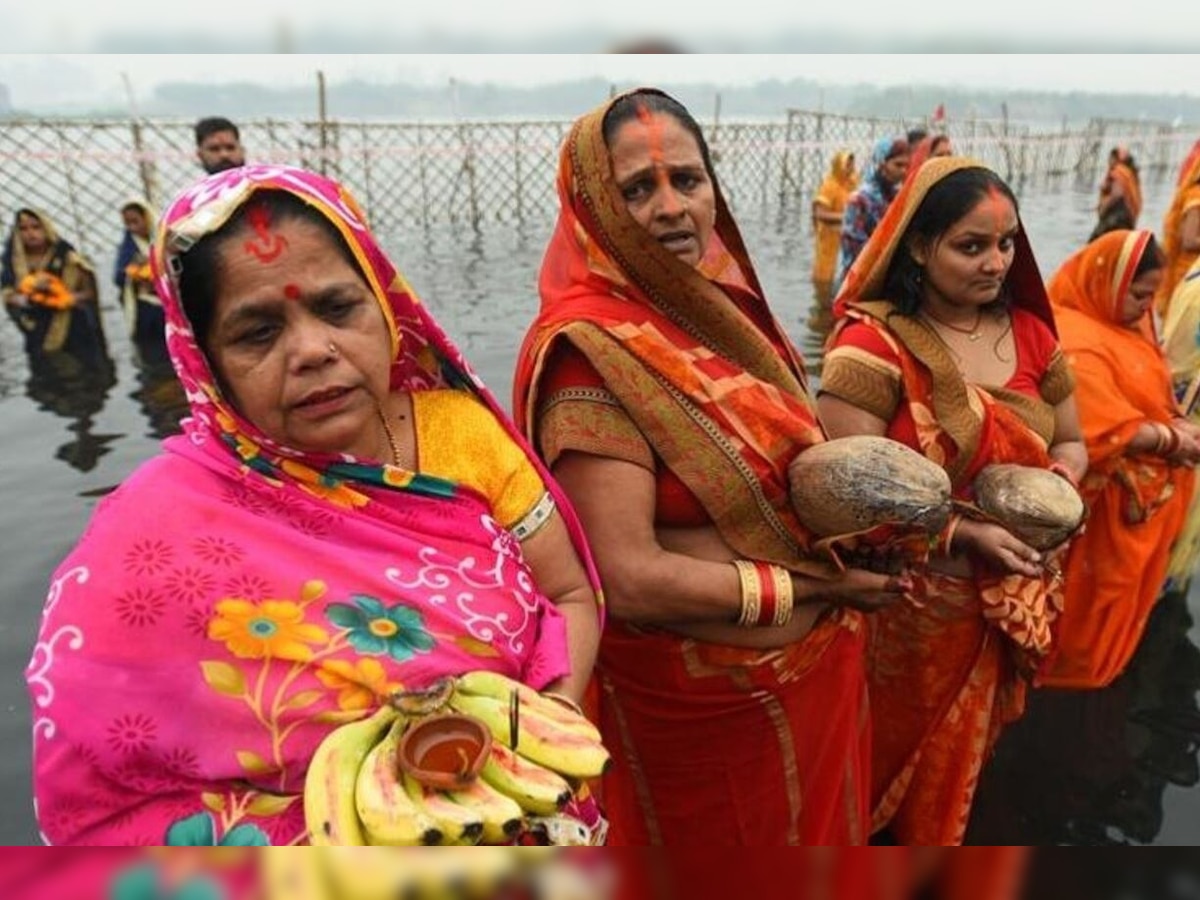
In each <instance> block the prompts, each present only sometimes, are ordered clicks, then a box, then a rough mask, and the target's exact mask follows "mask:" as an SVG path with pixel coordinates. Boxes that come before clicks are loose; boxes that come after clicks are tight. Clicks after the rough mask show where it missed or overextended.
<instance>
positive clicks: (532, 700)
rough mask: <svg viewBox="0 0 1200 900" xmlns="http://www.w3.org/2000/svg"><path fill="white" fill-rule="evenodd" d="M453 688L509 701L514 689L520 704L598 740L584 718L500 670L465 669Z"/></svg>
mask: <svg viewBox="0 0 1200 900" xmlns="http://www.w3.org/2000/svg"><path fill="white" fill-rule="evenodd" d="M454 687H455V690H456V691H458V692H460V693H464V694H475V695H476V696H480V697H491V698H492V699H494V700H499V701H500V702H502V703H508V700H509V697H510V696H511V695H512V693H513V691H516V693H517V698H518V699H519V700H520V701H521V704H522V706H523V707H527V708H530V709H533V710H535V711H536V712H539V713H541V714H542V715H544V716H545V717H546V718H548V719H553V720H554V721H555V722H558V723H559V724H560V725H561V726H562V727H563V728H565V729H567V730H568V731H576V732H578V733H580V734H582V735H584V736H586V737H590V738H591V739H592V740H594V741H599V740H600V730H599V729H598V728H596V726H595V725H593V724H592V723H591V722H589V721H588V720H587V718H586V717H584V716H582V715H580V714H579V713H578V712H576V711H575V710H573V709H571V708H570V707H569V706H567V705H565V704H564V703H560V702H559V701H557V700H555V699H554V698H553V697H547V696H546V695H544V694H540V693H538V692H537V691H535V690H534V689H533V688H531V687H529V685H527V684H522V683H521V682H519V681H516V680H515V679H512V678H509V677H508V676H507V675H502V674H500V673H499V672H488V671H484V670H477V671H474V672H466V673H464V674H462V675H459V676H458V678H457V680H456V681H455V686H454Z"/></svg>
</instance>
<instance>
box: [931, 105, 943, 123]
mask: <svg viewBox="0 0 1200 900" xmlns="http://www.w3.org/2000/svg"><path fill="white" fill-rule="evenodd" d="M945 118H946V104H945V103H939V104H938V105H937V109H935V110H934V111H933V121H935V122H941V121H942V120H944V119H945Z"/></svg>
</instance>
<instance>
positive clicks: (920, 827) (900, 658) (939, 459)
mask: <svg viewBox="0 0 1200 900" xmlns="http://www.w3.org/2000/svg"><path fill="white" fill-rule="evenodd" d="M972 165H974V166H978V165H979V164H978V163H975V162H973V161H970V160H964V159H959V158H947V159H939V160H932V161H930V162H928V163H926V164H925V165H924V166H923V167H922V170H921V172H920V173H918V175H917V176H916V177H915V178H914V179H913V180H912V181H910V182H909V183H907V184H906V185H905V187H904V189H903V190H902V192H901V194H900V195H899V196H898V197H897V200H896V203H894V204H893V206H892V207H891V209H890V210H889V212H888V216H887V217H885V219H884V222H883V223H882V224H881V226H880V229H879V230H877V231H876V235H877V237H872V240H871V242H870V243H869V244H868V246H867V248H866V249H865V250H864V255H863V256H862V257H860V263H856V266H855V268H854V269H852V270H851V272H850V275H849V277H848V278H847V283H846V287H845V288H844V290H843V294H842V296H841V297H839V303H838V309H839V311H840V312H841V314H842V315H843V320H842V321H841V322H840V323H839V326H838V329H837V331H836V332H835V333H834V335H833V336H832V338H831V341H830V347H829V350H828V352H827V354H826V357H825V365H824V371H823V375H822V383H821V391H822V392H827V393H830V394H832V395H834V396H837V397H839V398H840V399H842V400H844V401H846V402H848V403H851V404H853V405H855V406H858V407H859V408H861V409H865V410H866V411H868V412H870V413H872V414H873V415H876V416H877V417H879V418H881V419H883V420H884V421H886V422H888V423H889V424H888V431H887V434H888V436H889V437H891V438H892V439H894V440H898V441H901V442H903V443H905V444H907V445H908V446H910V447H912V448H913V449H914V450H917V451H918V452H920V453H922V454H924V455H925V456H926V457H928V458H929V459H931V460H933V461H934V462H936V463H938V464H939V465H941V466H942V467H943V468H945V469H946V471H947V474H949V476H950V479H951V483H952V484H953V486H954V492H955V496H956V497H957V498H958V499H960V500H963V501H967V502H969V501H970V500H971V483H972V480H973V479H974V477H975V475H977V474H978V473H979V471H980V470H981V469H982V468H983V467H985V466H987V465H990V464H993V463H1016V464H1019V465H1026V466H1036V467H1045V466H1047V465H1048V464H1049V455H1048V448H1049V446H1050V444H1051V441H1052V439H1053V435H1054V411H1053V408H1054V406H1055V405H1057V404H1058V403H1059V402H1061V401H1062V400H1064V399H1066V397H1067V396H1069V394H1070V392H1071V378H1070V374H1069V372H1068V371H1067V368H1066V365H1065V362H1064V360H1063V357H1062V355H1061V353H1059V352H1058V349H1057V343H1056V341H1055V340H1054V333H1053V330H1052V329H1053V319H1052V317H1051V315H1050V310H1049V304H1048V303H1047V301H1046V297H1045V290H1044V288H1043V287H1042V285H1041V280H1040V278H1039V277H1038V275H1037V266H1036V262H1035V261H1034V258H1033V254H1032V251H1031V250H1030V248H1029V245H1028V242H1027V241H1026V240H1025V239H1024V238H1023V237H1022V236H1019V238H1018V241H1017V256H1016V260H1015V262H1014V264H1013V267H1012V269H1011V270H1010V271H1009V274H1008V277H1007V279H1006V289H1007V291H1008V292H1009V296H1011V297H1013V300H1012V302H1011V304H1010V315H1011V316H1012V319H1013V333H1014V338H1015V342H1016V347H1017V355H1018V360H1017V366H1016V373H1015V374H1014V376H1013V378H1012V379H1010V381H1009V382H1008V383H1007V384H1006V385H1004V386H995V387H985V386H981V385H975V384H971V383H969V382H967V381H966V380H965V379H964V378H963V377H962V375H961V374H960V373H959V371H958V367H957V365H956V363H955V360H954V359H953V357H952V356H951V354H950V352H949V351H948V349H947V348H946V347H945V345H944V344H942V343H941V342H940V340H939V339H938V338H937V336H936V332H934V331H933V330H932V329H931V328H930V327H928V326H927V325H926V324H925V323H924V321H923V320H921V319H919V318H916V317H911V316H905V315H902V314H900V313H899V311H898V310H897V308H896V307H895V306H893V304H892V303H891V302H889V301H888V300H886V299H882V298H881V293H882V289H883V282H884V278H885V275H886V272H887V270H888V267H889V266H890V263H891V259H892V256H893V254H894V252H895V249H896V246H897V245H898V242H899V240H900V239H901V236H902V235H903V234H904V231H905V228H906V227H907V222H908V220H909V219H910V218H911V216H912V214H913V212H914V211H915V210H916V208H917V207H918V206H919V205H920V203H921V201H922V199H923V198H924V197H925V195H926V193H927V192H928V190H929V189H930V188H931V187H932V186H933V185H934V184H936V183H937V182H938V181H940V180H941V179H942V178H944V177H945V176H946V175H948V174H950V173H951V172H954V171H957V170H958V169H960V168H964V167H967V166H972ZM914 580H915V582H916V592H915V593H916V601H917V602H916V604H914V605H913V606H907V605H897V606H893V607H890V608H888V609H885V610H883V611H881V612H878V613H875V614H874V615H872V616H870V617H869V618H868V627H869V638H868V651H867V670H868V683H869V690H870V698H871V718H872V733H873V740H874V743H873V747H872V755H871V775H872V792H871V798H872V804H873V814H872V827H873V829H875V830H880V829H883V828H885V827H886V828H888V829H889V830H890V831H891V833H892V836H893V837H895V838H896V839H897V840H899V841H900V842H901V843H905V844H923V845H932V844H959V843H961V842H962V840H963V836H964V834H965V832H966V826H967V821H968V818H969V815H970V810H971V804H972V800H973V798H974V794H975V789H976V786H977V784H978V780H979V775H980V772H981V770H982V767H983V765H984V763H985V761H986V760H987V758H988V757H989V755H990V754H991V751H992V748H993V747H994V745H995V742H996V740H997V738H998V737H999V734H1000V732H1001V730H1002V728H1003V726H1004V725H1006V724H1007V723H1009V722H1011V721H1013V720H1015V719H1016V718H1018V717H1019V716H1020V715H1021V713H1022V712H1023V710H1024V700H1025V692H1026V689H1027V686H1028V682H1029V678H1030V677H1031V676H1032V673H1033V671H1034V670H1035V669H1036V667H1037V665H1038V662H1039V661H1040V660H1041V659H1042V658H1043V657H1044V656H1045V655H1046V654H1047V653H1048V652H1049V651H1050V648H1051V647H1052V645H1053V640H1054V636H1053V630H1052V626H1053V623H1054V621H1055V619H1056V618H1057V615H1058V611H1059V608H1060V599H1061V592H1060V591H1059V590H1058V587H1057V583H1056V582H1055V581H1054V579H1053V578H1052V576H1051V575H1049V574H1047V575H1045V576H1043V577H1041V578H1037V579H1033V578H1025V577H1021V576H1016V575H1009V576H1001V575H998V574H994V573H990V572H987V571H983V570H980V569H979V568H978V567H974V570H973V574H972V576H971V577H969V578H968V577H962V576H960V575H951V574H946V573H945V572H940V571H936V570H935V569H934V568H930V567H927V568H923V569H920V570H918V572H917V574H916V577H915V579H914Z"/></svg>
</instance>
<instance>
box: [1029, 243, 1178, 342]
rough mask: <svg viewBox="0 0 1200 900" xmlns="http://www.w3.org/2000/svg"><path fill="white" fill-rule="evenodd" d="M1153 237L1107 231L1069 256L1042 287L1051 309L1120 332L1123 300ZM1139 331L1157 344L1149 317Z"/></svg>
mask: <svg viewBox="0 0 1200 900" xmlns="http://www.w3.org/2000/svg"><path fill="white" fill-rule="evenodd" d="M1153 237H1154V233H1153V232H1151V231H1144V230H1143V231H1128V230H1120V231H1110V232H1108V233H1107V234H1104V235H1101V236H1100V237H1098V238H1097V239H1096V240H1094V241H1092V242H1091V243H1090V244H1088V245H1087V246H1086V247H1084V248H1082V249H1081V250H1078V251H1076V252H1075V253H1073V254H1072V255H1071V256H1070V257H1069V258H1068V259H1067V260H1066V262H1064V263H1063V264H1062V266H1060V267H1059V269H1058V271H1057V272H1055V273H1054V275H1053V277H1051V279H1050V281H1049V282H1047V284H1046V290H1047V292H1048V293H1049V295H1050V298H1051V301H1052V302H1053V303H1054V306H1055V307H1056V308H1058V309H1072V310H1076V311H1078V312H1081V313H1083V314H1084V315H1086V316H1089V317H1091V318H1093V319H1095V320H1096V321H1098V322H1103V323H1105V324H1108V325H1116V326H1117V327H1120V328H1124V327H1125V326H1124V324H1123V323H1122V321H1121V318H1122V307H1123V305H1124V303H1125V297H1126V296H1127V295H1128V294H1129V286H1130V285H1131V284H1132V283H1133V279H1134V275H1135V273H1136V272H1137V267H1138V265H1139V264H1140V263H1141V261H1142V257H1143V256H1144V255H1145V253H1146V248H1147V247H1148V246H1149V245H1150V240H1151V238H1153ZM1139 328H1140V330H1142V331H1143V332H1144V334H1145V336H1146V338H1147V339H1148V340H1150V341H1153V342H1157V341H1156V338H1155V335H1154V324H1153V319H1152V317H1151V316H1150V315H1146V316H1144V317H1143V318H1142V319H1141V320H1140V322H1139Z"/></svg>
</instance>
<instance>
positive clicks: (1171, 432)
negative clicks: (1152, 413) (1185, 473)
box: [1163, 425, 1183, 456]
mask: <svg viewBox="0 0 1200 900" xmlns="http://www.w3.org/2000/svg"><path fill="white" fill-rule="evenodd" d="M1163 428H1165V429H1166V430H1167V446H1166V449H1165V450H1163V456H1174V455H1175V454H1176V453H1178V452H1179V448H1180V447H1181V446H1182V445H1183V438H1182V437H1180V435H1179V432H1178V431H1176V430H1175V429H1174V428H1172V427H1171V426H1170V425H1164V426H1163Z"/></svg>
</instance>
